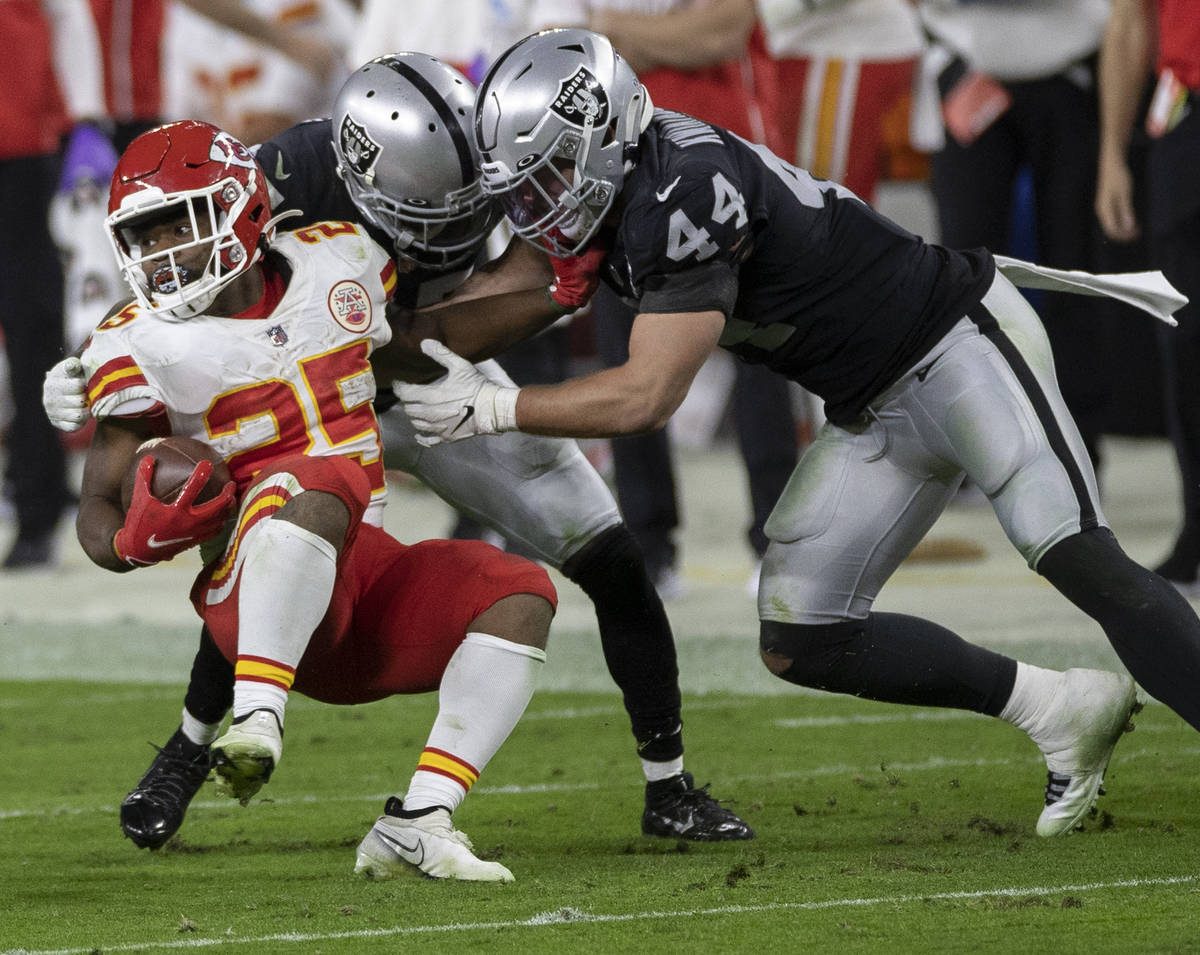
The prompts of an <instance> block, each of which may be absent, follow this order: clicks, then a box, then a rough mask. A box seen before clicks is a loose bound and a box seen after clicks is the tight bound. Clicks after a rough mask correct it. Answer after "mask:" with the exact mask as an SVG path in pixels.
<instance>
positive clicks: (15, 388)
mask: <svg viewBox="0 0 1200 955" xmlns="http://www.w3.org/2000/svg"><path fill="white" fill-rule="evenodd" d="M0 36H3V37H4V47H5V53H4V56H3V57H2V58H0V85H2V88H3V90H4V94H3V96H2V97H0V266H2V269H0V328H2V329H3V332H4V346H5V349H6V352H7V356H8V364H9V369H10V376H11V389H12V398H13V409H14V410H13V419H12V423H11V425H10V427H9V431H8V436H7V440H6V442H5V444H6V466H5V480H4V483H5V491H6V493H7V495H9V496H10V497H11V500H12V503H13V507H14V510H15V512H16V523H17V530H16V537H15V539H14V541H13V543H12V546H11V547H10V549H9V551H8V553H7V555H6V556H5V558H4V562H3V568H4V569H5V570H15V569H21V568H36V567H46V566H50V565H52V564H53V563H54V560H55V546H54V536H55V529H56V528H57V526H58V521H59V518H60V517H61V516H62V513H63V511H64V510H65V509H66V507H67V506H68V503H69V500H70V495H69V493H68V490H67V480H66V460H65V455H64V453H63V448H62V445H61V444H60V442H59V439H58V434H57V432H56V431H55V430H54V428H52V427H51V426H50V422H49V421H47V420H46V416H45V414H44V413H43V412H42V407H41V401H42V399H41V393H42V378H43V376H44V375H45V373H46V370H47V369H48V368H49V367H50V366H51V365H53V364H54V363H55V362H56V361H57V360H58V359H59V358H60V357H61V356H62V351H63V273H62V267H61V265H60V263H59V258H58V251H57V250H56V249H55V247H54V242H53V240H52V239H51V236H50V225H49V210H50V202H51V199H52V198H53V196H54V193H55V190H56V189H57V187H58V181H59V174H60V171H61V168H62V151H61V149H60V144H61V143H62V142H63V140H64V137H65V136H66V135H67V134H68V133H69V132H71V131H72V128H74V129H75V130H76V131H77V135H78V136H79V137H80V138H82V139H87V138H91V139H93V140H96V139H100V140H103V138H104V137H103V134H102V133H100V132H99V131H97V130H96V129H95V128H94V127H92V126H90V124H93V123H99V122H100V121H102V120H103V118H104V101H103V94H102V79H101V65H100V63H101V59H100V44H99V40H98V38H97V36H96V30H95V24H94V23H93V21H92V18H91V16H90V15H89V12H88V6H87V2H86V0H4V2H3V3H0Z"/></svg>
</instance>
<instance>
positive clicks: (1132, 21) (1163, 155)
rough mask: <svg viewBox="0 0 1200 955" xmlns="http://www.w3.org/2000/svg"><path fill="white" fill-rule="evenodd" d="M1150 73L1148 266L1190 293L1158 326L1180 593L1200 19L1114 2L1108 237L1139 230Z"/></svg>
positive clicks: (1186, 574)
mask: <svg viewBox="0 0 1200 955" xmlns="http://www.w3.org/2000/svg"><path fill="white" fill-rule="evenodd" d="M1152 73H1157V75H1158V79H1157V85H1156V86H1155V88H1154V95H1153V97H1152V99H1151V101H1150V108H1149V111H1148V113H1147V115H1146V116H1145V129H1146V133H1147V135H1148V136H1149V140H1150V146H1149V159H1148V166H1147V178H1148V181H1147V186H1148V193H1149V203H1148V214H1147V216H1146V222H1145V231H1146V232H1147V233H1149V242H1150V252H1151V257H1152V259H1153V262H1154V266H1155V268H1159V269H1162V271H1163V273H1164V274H1165V275H1166V276H1167V278H1168V279H1169V280H1170V281H1171V282H1172V283H1173V284H1174V285H1175V286H1176V287H1178V288H1179V290H1180V291H1181V292H1183V293H1184V294H1185V295H1187V296H1188V298H1190V299H1191V302H1190V304H1188V305H1186V306H1185V307H1184V308H1183V309H1182V310H1180V311H1179V312H1178V313H1177V314H1176V318H1177V319H1178V321H1179V326H1178V328H1171V329H1166V328H1164V329H1163V333H1162V334H1160V338H1159V341H1160V345H1161V354H1162V361H1163V369H1164V378H1165V384H1166V395H1165V405H1166V414H1167V423H1168V427H1169V431H1170V436H1171V440H1172V442H1173V444H1174V446H1175V456H1176V459H1177V461H1178V463H1179V473H1180V480H1181V484H1182V488H1183V522H1182V527H1181V529H1180V531H1179V534H1178V537H1177V538H1176V540H1175V545H1174V547H1173V548H1172V550H1171V553H1170V555H1169V556H1168V557H1167V559H1166V560H1165V561H1164V562H1163V563H1162V564H1161V565H1160V566H1158V567H1157V568H1155V570H1156V572H1157V573H1158V574H1161V575H1162V576H1163V577H1165V578H1167V580H1170V581H1171V582H1172V583H1174V584H1175V585H1176V586H1177V587H1178V588H1180V589H1181V590H1183V591H1184V592H1185V593H1189V594H1190V593H1196V592H1197V591H1200V573H1198V571H1200V387H1197V384H1196V368H1197V367H1198V364H1200V178H1197V175H1196V172H1197V169H1198V168H1200V15H1198V12H1197V8H1196V5H1195V3H1193V2H1190V0H1113V9H1112V16H1111V17H1110V18H1109V20H1108V24H1107V30H1106V32H1105V36H1104V43H1103V46H1102V49H1101V54H1100V103H1101V119H1100V151H1099V173H1098V177H1097V184H1096V196H1095V210H1096V215H1097V217H1098V218H1099V220H1100V225H1101V228H1102V229H1103V230H1104V233H1105V235H1106V236H1108V237H1109V238H1110V239H1112V240H1113V241H1114V242H1121V243H1128V242H1133V241H1134V240H1136V239H1138V238H1139V237H1140V236H1141V234H1142V231H1143V228H1142V224H1141V223H1140V222H1139V217H1138V214H1137V211H1136V207H1135V186H1136V185H1137V184H1136V183H1135V176H1134V174H1133V172H1132V171H1131V167H1130V160H1129V148H1130V145H1131V140H1132V139H1133V138H1134V136H1135V131H1136V130H1135V127H1136V125H1137V123H1138V121H1139V120H1140V119H1141V118H1142V109H1141V104H1142V102H1143V93H1144V91H1145V90H1146V88H1147V85H1148V80H1149V78H1150V76H1151V74H1152Z"/></svg>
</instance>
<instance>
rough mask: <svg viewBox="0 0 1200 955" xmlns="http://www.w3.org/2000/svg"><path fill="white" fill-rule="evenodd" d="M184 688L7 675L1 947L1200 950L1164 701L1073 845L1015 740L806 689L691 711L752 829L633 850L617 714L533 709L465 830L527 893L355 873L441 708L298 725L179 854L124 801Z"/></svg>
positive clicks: (714, 774) (1189, 772) (638, 843)
mask: <svg viewBox="0 0 1200 955" xmlns="http://www.w3.org/2000/svg"><path fill="white" fill-rule="evenodd" d="M179 697H180V688H178V687H169V686H158V687H147V686H133V685H129V684H80V683H61V682H60V683H54V682H43V681H25V682H7V683H0V700H2V701H3V703H2V704H0V752H2V753H3V760H2V761H0V843H2V844H3V847H4V852H3V860H4V861H3V866H2V868H0V951H29V952H48V951H55V952H81V953H88V952H155V951H164V950H172V949H179V948H193V947H215V948H218V950H219V951H237V952H277V951H278V952H293V951H294V952H314V953H315V952H321V953H334V952H364V951H401V950H402V951H451V950H455V951H457V950H460V949H463V948H467V949H473V950H484V951H489V952H491V951H497V952H504V951H518V950H519V951H525V952H542V951H552V950H553V951H562V950H568V951H596V952H618V951H631V950H634V949H635V948H636V949H639V950H641V951H644V952H675V951H684V950H687V949H693V948H695V949H700V948H703V949H708V950H715V951H732V952H750V951H762V950H767V949H776V950H781V951H788V952H790V951H805V952H809V951H820V952H825V951H828V952H834V951H836V952H859V951H861V952H868V951H872V952H873V951H884V950H886V951H893V952H915V951H954V952H958V951H963V952H966V951H972V952H975V951H986V952H992V951H995V952H1021V951H1027V950H1035V949H1036V950H1041V949H1045V948H1051V949H1052V950H1053V951H1055V952H1057V953H1064V952H1097V951H1104V952H1190V951H1200V914H1198V912H1200V858H1198V857H1197V852H1196V848H1195V846H1196V833H1197V832H1198V831H1200V803H1198V800H1197V799H1196V796H1195V793H1196V790H1197V787H1198V786H1200V768H1198V767H1200V763H1198V761H1197V758H1196V757H1197V754H1198V753H1200V743H1198V741H1197V740H1196V738H1195V735H1194V733H1192V732H1191V731H1190V730H1189V729H1188V728H1187V727H1186V726H1185V725H1184V724H1183V723H1182V721H1180V720H1179V719H1178V718H1177V717H1176V716H1174V714H1172V713H1170V712H1169V711H1168V710H1166V709H1165V708H1164V707H1161V706H1158V705H1151V706H1148V707H1147V708H1146V709H1145V710H1144V711H1143V712H1142V714H1140V715H1139V717H1138V718H1137V724H1138V726H1137V729H1136V731H1135V732H1134V733H1132V734H1130V735H1129V736H1127V737H1125V739H1124V740H1123V742H1122V743H1121V745H1120V746H1119V747H1118V750H1117V754H1116V757H1115V759H1114V763H1113V766H1112V768H1111V770H1110V773H1109V780H1108V787H1109V794H1108V795H1107V796H1106V797H1104V798H1103V799H1102V800H1101V806H1100V813H1099V814H1098V815H1097V816H1096V817H1095V818H1094V819H1092V820H1091V821H1090V822H1089V824H1088V826H1087V827H1086V829H1085V830H1084V831H1082V832H1079V833H1075V834H1072V835H1070V836H1068V837H1066V838H1062V839H1058V840H1039V839H1038V838H1037V837H1036V836H1035V835H1034V834H1033V824H1034V821H1035V819H1036V817H1037V813H1038V811H1039V808H1040V806H1039V804H1038V803H1039V797H1040V793H1041V789H1040V787H1041V783H1042V780H1043V770H1042V767H1041V764H1040V760H1039V759H1038V757H1037V754H1036V752H1035V751H1034V749H1033V747H1032V745H1031V744H1030V743H1029V741H1028V740H1027V739H1026V738H1025V737H1024V735H1023V734H1021V733H1019V732H1018V731H1016V730H1015V729H1013V728H1011V727H1009V726H1006V725H1004V724H1001V723H999V722H997V721H993V720H987V719H983V718H979V717H975V716H972V715H969V714H960V713H952V712H940V711H931V710H915V709H906V708H901V707H890V706H884V705H880V704H872V703H868V702H864V701H859V700H854V699H846V698H835V697H828V696H824V695H817V694H795V695H791V696H776V697H764V696H727V695H708V696H704V697H699V698H695V699H690V700H688V701H687V704H686V709H685V712H686V713H687V714H688V716H687V718H688V723H687V738H688V743H689V766H690V767H691V768H692V769H693V771H694V772H695V773H696V774H697V775H698V777H699V780H701V781H702V780H707V779H711V780H713V781H714V792H715V793H716V794H717V795H719V796H721V797H722V798H726V799H730V800H732V801H733V803H734V805H735V806H736V808H737V810H738V811H739V812H740V813H741V814H742V815H743V816H744V817H745V818H746V819H747V820H748V821H750V822H751V824H752V825H753V826H754V827H755V828H756V829H757V831H758V838H757V839H755V840H753V841H751V842H746V843H740V844H728V845H697V844H684V843H675V842H671V841H662V840H652V839H647V838H644V837H642V836H641V835H640V834H639V827H638V821H639V814H640V811H641V781H640V778H639V777H640V773H639V771H638V767H637V763H636V760H635V759H634V758H633V756H632V746H631V744H630V740H629V737H628V731H627V728H626V722H625V716H624V713H623V712H622V710H621V709H620V705H619V699H618V698H617V697H616V695H615V694H611V693H608V694H601V693H585V694H579V693H575V694H568V693H561V692H545V693H539V694H537V695H536V696H535V698H534V701H533V704H532V706H531V708H530V711H529V713H528V714H527V716H526V719H525V720H524V721H523V723H522V724H521V726H520V727H519V728H518V730H517V731H516V733H515V734H514V736H513V737H512V738H511V739H510V740H509V742H508V744H507V745H506V746H505V747H504V748H503V749H502V750H501V752H500V754H499V755H498V757H497V758H496V759H495V760H494V761H493V762H492V764H491V765H490V766H489V767H488V768H487V770H486V771H485V772H484V774H483V776H482V778H481V779H480V782H479V784H478V786H477V787H476V790H475V791H474V792H473V793H472V795H471V796H470V797H469V799H468V800H467V802H466V803H465V804H464V806H463V807H462V809H460V811H459V813H458V814H457V816H456V818H457V820H458V823H459V825H460V827H461V828H463V829H464V830H466V831H467V832H468V833H469V834H470V835H471V836H472V838H473V839H474V840H475V843H476V847H477V849H479V850H480V852H481V854H482V855H484V856H486V857H488V858H495V859H500V860H503V862H504V863H505V865H507V866H508V867H509V868H510V869H512V871H513V872H514V874H515V875H516V878H517V881H516V882H515V883H514V884H512V885H501V886H494V885H469V884H447V883H443V882H437V881H433V880H428V879H423V878H420V877H416V876H414V877H412V878H409V879H402V880H398V881H395V882H390V883H375V884H372V883H367V882H364V881H360V880H359V879H358V878H357V877H355V876H354V875H353V874H352V872H351V870H352V868H353V864H354V847H355V846H356V844H357V843H358V841H359V839H361V837H362V836H363V834H364V833H365V832H366V830H367V829H368V828H369V826H370V824H371V822H372V820H373V818H374V816H375V815H377V814H378V812H379V811H380V810H381V807H382V804H383V800H384V798H385V796H386V795H387V794H388V793H391V792H392V791H394V790H395V789H396V788H397V787H403V785H404V784H405V782H406V781H407V779H408V776H409V774H410V773H411V771H412V766H413V761H414V760H415V758H416V756H417V754H418V752H419V750H420V747H421V745H422V743H423V742H424V736H425V733H426V730H427V728H428V725H429V723H430V720H431V718H432V714H433V707H434V705H435V701H434V699H433V698H432V697H417V698H407V699H393V700H387V701H383V702H381V703H377V704H373V705H370V706H365V707H357V708H349V709H343V708H335V707H327V706H321V705H318V704H315V703H311V702H310V701H307V700H304V699H302V698H297V699H295V700H294V701H293V704H292V706H291V708H290V709H289V720H288V740H287V749H286V750H285V756H284V760H283V763H282V764H281V767H280V769H279V771H278V772H277V774H276V776H275V778H274V779H273V780H272V782H271V783H270V784H269V785H268V787H267V788H266V789H264V791H263V794H262V795H263V797H265V798H261V799H256V800H255V801H254V802H252V803H251V805H250V806H249V807H248V808H245V809H243V808H241V807H239V806H237V805H236V804H231V803H228V802H223V801H219V800H217V798H216V797H215V795H214V794H213V792H212V787H211V784H210V785H207V786H206V787H205V788H204V789H202V790H201V793H200V795H199V797H198V798H197V801H196V803H195V804H194V805H193V808H192V811H191V812H190V814H189V816H188V819H187V822H186V823H185V825H184V828H183V830H182V831H181V833H180V835H179V836H177V837H176V839H175V840H173V841H172V842H171V843H169V844H168V845H167V847H165V848H164V849H163V850H161V851H159V852H155V853H151V852H149V851H146V850H138V849H136V848H135V847H134V846H133V844H132V843H130V842H128V841H127V840H125V839H123V838H122V836H121V833H120V830H119V828H118V824H117V815H116V805H117V803H118V802H119V801H120V799H121V797H122V796H123V795H124V793H125V792H126V791H127V790H128V789H129V788H130V786H131V785H132V784H133V782H134V781H135V780H136V778H137V776H138V775H139V774H140V772H141V770H142V769H143V768H144V766H145V765H146V764H147V763H148V761H149V758H150V757H151V756H152V755H153V753H152V750H151V749H150V748H149V746H147V745H146V741H147V740H154V741H159V742H161V740H162V739H164V738H165V736H166V735H167V734H168V733H169V732H170V730H171V728H172V727H173V726H174V725H175V722H176V720H177V714H178V706H179Z"/></svg>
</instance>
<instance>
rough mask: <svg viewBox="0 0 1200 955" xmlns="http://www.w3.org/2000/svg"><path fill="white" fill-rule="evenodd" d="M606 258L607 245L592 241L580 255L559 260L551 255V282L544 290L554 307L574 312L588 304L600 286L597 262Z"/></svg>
mask: <svg viewBox="0 0 1200 955" xmlns="http://www.w3.org/2000/svg"><path fill="white" fill-rule="evenodd" d="M606 255H608V244H607V243H605V242H601V241H599V240H598V239H593V240H592V241H591V243H589V245H588V247H587V248H586V249H585V250H584V251H583V252H582V253H580V254H579V255H572V256H570V257H569V258H565V259H559V258H555V257H553V256H551V258H550V262H551V264H552V265H553V266H554V281H553V282H552V283H551V284H550V287H549V288H548V289H547V291H548V292H549V293H550V298H551V299H553V300H554V304H556V305H558V306H560V307H561V308H563V309H565V310H566V311H573V310H574V309H577V308H580V307H582V306H584V305H586V304H587V303H588V300H589V299H590V298H591V297H592V294H593V293H594V292H595V291H596V287H597V286H598V285H599V284H600V263H601V262H603V261H604V257H605V256H606Z"/></svg>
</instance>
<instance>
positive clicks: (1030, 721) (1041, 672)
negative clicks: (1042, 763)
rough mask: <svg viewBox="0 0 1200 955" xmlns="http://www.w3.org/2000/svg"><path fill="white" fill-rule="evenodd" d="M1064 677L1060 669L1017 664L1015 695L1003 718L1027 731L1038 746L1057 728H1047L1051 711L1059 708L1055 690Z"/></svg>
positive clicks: (1014, 682)
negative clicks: (1047, 717) (1056, 706)
mask: <svg viewBox="0 0 1200 955" xmlns="http://www.w3.org/2000/svg"><path fill="white" fill-rule="evenodd" d="M1061 680H1062V674H1061V673H1060V672H1059V671H1058V670H1046V669H1044V668H1042V667H1038V666H1034V665H1033V664H1031V663H1022V662H1021V661H1020V660H1018V661H1017V677H1016V679H1015V680H1014V681H1013V688H1012V693H1011V694H1010V695H1009V697H1008V702H1007V703H1005V704H1004V709H1003V710H1001V711H1000V719H1002V720H1004V721H1005V722H1008V723H1012V724H1013V726H1017V727H1019V728H1021V729H1023V730H1024V731H1025V732H1026V733H1028V734H1029V735H1030V736H1031V737H1033V741H1034V742H1035V743H1039V745H1040V742H1039V737H1044V736H1045V735H1046V734H1047V732H1048V731H1052V730H1053V727H1048V726H1045V725H1043V724H1044V722H1045V717H1046V714H1047V713H1048V712H1051V711H1053V710H1054V708H1055V691H1056V690H1057V689H1058V686H1059V682H1060V681H1061Z"/></svg>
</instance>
